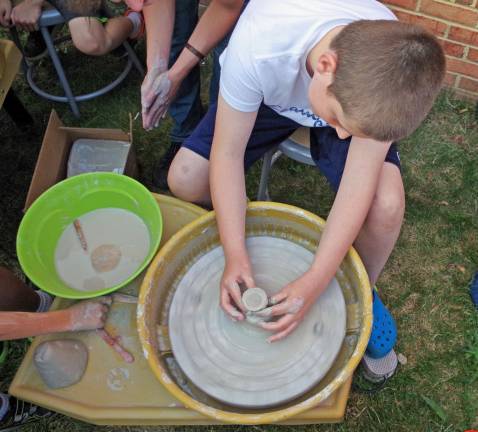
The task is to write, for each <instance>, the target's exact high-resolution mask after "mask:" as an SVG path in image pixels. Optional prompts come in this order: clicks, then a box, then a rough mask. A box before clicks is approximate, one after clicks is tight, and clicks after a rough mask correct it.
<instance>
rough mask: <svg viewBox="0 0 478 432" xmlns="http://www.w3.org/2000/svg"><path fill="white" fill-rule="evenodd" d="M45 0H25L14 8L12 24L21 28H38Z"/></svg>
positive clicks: (30, 29)
mask: <svg viewBox="0 0 478 432" xmlns="http://www.w3.org/2000/svg"><path fill="white" fill-rule="evenodd" d="M42 4H43V0H23V1H22V2H21V3H20V4H19V5H17V6H15V7H14V8H13V10H12V15H11V19H12V24H14V25H15V26H16V27H17V28H18V29H19V30H25V31H29V32H32V31H35V30H38V24H37V23H38V18H40V15H41V7H42Z"/></svg>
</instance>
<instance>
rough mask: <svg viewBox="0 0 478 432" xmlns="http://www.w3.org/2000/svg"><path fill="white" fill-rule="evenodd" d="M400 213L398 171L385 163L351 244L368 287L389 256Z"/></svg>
mask: <svg viewBox="0 0 478 432" xmlns="http://www.w3.org/2000/svg"><path fill="white" fill-rule="evenodd" d="M404 212H405V192H404V189H403V183H402V177H401V175H400V170H399V169H398V168H397V167H396V166H395V165H393V164H391V163H389V162H385V164H384V166H383V169H382V172H381V174H380V179H379V182H378V187H377V192H376V194H375V197H374V200H373V202H372V206H371V208H370V211H369V213H368V215H367V218H366V220H365V223H364V225H363V227H362V229H361V231H360V233H359V235H358V237H357V239H356V240H355V243H354V246H355V248H356V249H357V251H358V253H359V255H360V257H361V258H362V261H363V263H364V265H365V268H366V269H367V272H368V276H369V279H370V283H371V285H372V286H373V285H375V283H376V282H377V279H378V277H379V275H380V273H381V271H382V269H383V267H384V266H385V263H386V262H387V260H388V257H389V256H390V254H391V253H392V250H393V247H394V246H395V243H396V241H397V239H398V235H399V234H400V228H401V226H402V221H403V214H404Z"/></svg>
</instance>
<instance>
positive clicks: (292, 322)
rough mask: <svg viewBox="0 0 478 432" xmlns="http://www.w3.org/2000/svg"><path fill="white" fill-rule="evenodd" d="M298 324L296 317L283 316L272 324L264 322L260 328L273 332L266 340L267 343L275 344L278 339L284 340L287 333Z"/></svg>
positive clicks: (290, 315) (291, 315)
mask: <svg viewBox="0 0 478 432" xmlns="http://www.w3.org/2000/svg"><path fill="white" fill-rule="evenodd" d="M298 324H299V321H297V317H296V316H295V315H293V314H287V315H284V316H283V317H282V318H280V319H279V320H277V321H274V322H264V323H261V324H260V326H261V327H262V328H263V329H264V330H268V331H271V332H274V335H272V336H271V337H270V338H268V339H267V341H268V342H275V341H278V340H280V339H283V338H285V337H286V336H287V335H288V334H289V333H291V332H292V331H293V330H294V329H295V328H296V327H297V326H298Z"/></svg>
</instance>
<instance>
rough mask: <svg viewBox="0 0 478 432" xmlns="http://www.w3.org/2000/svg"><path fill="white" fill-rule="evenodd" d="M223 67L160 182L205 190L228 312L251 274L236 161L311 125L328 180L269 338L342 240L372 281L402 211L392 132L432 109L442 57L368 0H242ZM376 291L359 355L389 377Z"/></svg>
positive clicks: (294, 313)
mask: <svg viewBox="0 0 478 432" xmlns="http://www.w3.org/2000/svg"><path fill="white" fill-rule="evenodd" d="M221 66H222V70H221V83H220V95H219V100H218V101H217V104H216V103H212V104H211V106H210V108H209V111H208V112H207V114H206V115H205V117H204V118H203V120H202V121H201V123H200V124H199V125H198V127H197V128H196V130H195V131H194V132H193V134H192V135H191V136H190V137H189V138H188V139H187V140H186V141H185V142H184V143H183V146H182V148H181V149H180V151H179V152H178V154H177V156H176V158H175V159H174V161H173V163H172V165H171V168H170V171H169V176H168V182H169V187H170V189H171V191H172V192H173V193H174V194H175V195H176V196H178V197H180V198H182V199H185V200H188V201H194V202H197V203H209V202H210V201H211V200H212V203H213V206H214V209H215V210H216V217H217V223H218V227H219V232H220V236H221V241H222V244H223V249H224V254H225V259H226V266H225V270H224V274H223V277H222V281H221V288H220V289H221V306H222V308H223V309H224V310H225V312H226V313H227V314H229V315H230V316H231V317H233V318H235V319H237V320H242V319H244V306H243V304H242V302H241V292H240V288H239V284H240V283H243V284H245V285H246V286H247V287H248V288H250V287H254V286H255V282H254V277H253V274H252V271H251V264H250V260H249V257H248V253H247V250H246V245H245V232H244V230H245V212H246V192H245V184H244V168H245V169H247V168H249V167H250V166H251V165H252V163H253V162H255V161H256V160H258V159H260V158H261V157H262V156H263V155H264V153H266V152H267V151H268V150H270V149H271V148H274V147H275V146H277V145H278V144H279V143H280V142H281V141H283V140H284V139H285V138H287V137H288V136H289V135H291V134H292V133H293V132H294V131H295V130H296V129H297V128H299V127H300V126H307V127H309V128H310V138H311V155H312V157H313V159H314V161H315V163H316V165H317V167H318V168H319V170H320V171H321V172H322V173H323V174H324V175H325V176H326V177H327V179H328V181H329V183H330V184H331V186H332V188H333V189H334V190H335V191H336V192H337V194H336V197H335V201H334V204H333V206H332V209H331V211H330V214H329V216H328V219H327V224H326V226H325V229H324V232H323V234H322V237H321V241H320V245H319V247H318V250H317V252H316V256H315V260H314V263H313V264H312V265H311V267H310V268H309V270H308V271H306V272H305V273H304V274H303V275H302V276H301V277H300V278H298V279H297V280H295V281H293V282H292V283H290V284H288V285H287V286H285V287H283V288H282V290H281V291H280V292H279V293H278V294H277V295H275V296H274V297H273V298H272V302H273V304H275V306H273V307H272V308H271V309H270V310H269V312H270V316H273V317H279V318H278V319H277V320H276V321H275V322H270V323H263V324H262V327H263V328H264V329H267V330H270V331H271V332H273V335H272V336H271V337H270V339H269V341H270V342H274V341H277V340H279V339H282V338H284V337H286V336H287V335H288V334H290V333H291V332H292V331H293V330H294V329H295V328H296V327H297V326H298V325H299V324H300V322H301V321H302V319H303V317H304V316H305V314H307V312H308V310H309V308H310V307H311V305H312V304H313V303H314V302H315V301H316V299H317V298H318V297H319V296H320V295H321V293H322V292H323V291H324V290H325V288H326V287H327V285H328V284H329V282H330V280H331V279H332V278H333V276H334V275H335V273H336V271H337V269H338V267H339V265H340V263H341V261H342V259H343V258H344V256H345V254H346V253H347V250H348V249H349V247H350V246H351V245H354V246H355V248H356V249H357V250H358V252H359V254H360V256H361V258H362V260H363V262H364V265H365V267H366V269H367V272H368V275H369V278H370V282H371V284H372V285H375V283H376V281H377V279H378V277H379V275H380V273H381V271H382V269H383V267H384V265H385V263H386V261H387V259H388V257H389V256H390V253H391V252H392V250H393V247H394V245H395V242H396V240H397V238H398V235H399V232H400V227H401V224H402V220H403V214H404V207H405V198H404V190H403V183H402V178H401V173H400V158H399V154H398V150H397V144H396V141H397V140H400V139H402V138H404V137H406V136H408V135H409V134H411V133H412V132H413V131H414V130H415V129H416V128H417V127H418V125H419V124H420V123H421V122H422V120H423V119H424V118H425V116H426V115H427V113H428V111H429V110H430V108H431V106H432V104H433V101H434V99H435V97H436V95H437V93H438V92H439V90H440V87H441V83H442V80H443V77H444V72H445V57H444V54H443V51H442V49H441V47H440V45H439V43H438V41H437V39H436V38H435V37H434V36H432V35H431V34H429V33H428V32H427V31H425V30H424V29H422V28H421V27H418V26H414V25H410V24H405V23H400V22H398V21H397V20H396V17H395V16H394V15H393V13H392V12H391V11H390V10H389V9H387V8H386V7H385V6H384V5H382V4H380V3H379V2H377V1H373V0H351V1H348V2H343V1H339V0H328V1H317V0H307V1H306V0H252V1H251V2H250V4H249V5H248V7H247V8H246V9H245V11H244V12H243V14H242V16H241V18H240V19H239V21H238V23H237V26H236V29H235V31H234V33H233V35H232V37H231V40H230V42H229V46H228V47H227V49H226V51H225V52H224V54H223V55H222V57H221ZM373 298H374V301H373V313H374V322H373V329H372V335H371V338H370V342H369V345H368V347H367V351H366V355H365V357H364V363H365V368H366V370H367V369H368V370H369V371H370V372H371V375H372V376H373V377H374V378H386V377H389V376H391V375H392V374H393V372H394V370H395V368H396V365H397V357H396V354H395V352H394V350H393V347H394V344H395V341H396V326H395V322H394V321H393V318H392V316H391V315H390V313H389V312H388V310H387V309H386V308H385V307H384V305H383V304H382V302H381V301H380V299H379V297H378V294H377V292H376V291H375V290H374V293H373ZM384 335H386V337H385V336H384ZM380 336H383V337H382V338H380ZM385 339H386V340H385Z"/></svg>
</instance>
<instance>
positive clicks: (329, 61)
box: [316, 50, 337, 74]
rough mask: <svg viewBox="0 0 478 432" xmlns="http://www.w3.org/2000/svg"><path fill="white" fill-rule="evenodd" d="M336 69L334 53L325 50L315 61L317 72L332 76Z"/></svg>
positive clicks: (335, 55)
mask: <svg viewBox="0 0 478 432" xmlns="http://www.w3.org/2000/svg"><path fill="white" fill-rule="evenodd" d="M336 69H337V54H336V53H335V51H332V50H327V51H325V52H324V53H322V54H321V55H320V56H319V58H318V60H317V67H316V70H317V72H319V73H321V74H324V73H331V74H334V73H335V70H336Z"/></svg>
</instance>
